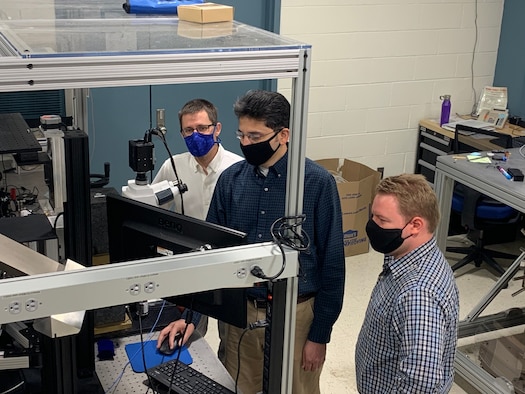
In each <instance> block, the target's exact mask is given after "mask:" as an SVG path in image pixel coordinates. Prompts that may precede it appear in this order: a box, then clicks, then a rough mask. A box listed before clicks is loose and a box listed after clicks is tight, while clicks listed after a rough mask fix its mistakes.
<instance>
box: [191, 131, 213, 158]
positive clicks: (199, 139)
mask: <svg viewBox="0 0 525 394" xmlns="http://www.w3.org/2000/svg"><path fill="white" fill-rule="evenodd" d="M214 133H215V129H214V132H213V133H211V134H201V133H197V132H195V133H193V134H192V135H190V136H188V137H184V142H186V146H187V147H188V151H189V152H190V153H191V154H192V155H193V156H195V157H201V156H204V155H205V154H206V153H208V152H209V151H210V150H211V148H213V145H215V143H217V144H218V143H219V142H220V140H219V139H218V138H217V141H215V140H214V139H213V135H214Z"/></svg>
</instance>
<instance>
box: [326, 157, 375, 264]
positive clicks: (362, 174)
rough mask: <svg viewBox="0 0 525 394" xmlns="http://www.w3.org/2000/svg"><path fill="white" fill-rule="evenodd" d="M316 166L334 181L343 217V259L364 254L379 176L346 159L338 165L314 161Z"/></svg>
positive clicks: (369, 169)
mask: <svg viewBox="0 0 525 394" xmlns="http://www.w3.org/2000/svg"><path fill="white" fill-rule="evenodd" d="M317 163H319V164H320V165H321V166H323V167H324V168H326V169H327V170H328V171H329V172H330V173H332V174H333V175H334V176H335V177H336V181H337V190H338V191H339V199H340V201H341V210H342V213H343V242H344V247H345V256H346V257H348V256H355V255H358V254H362V253H367V252H368V249H369V243H368V237H367V235H366V222H368V219H369V217H370V205H371V204H372V198H373V195H374V190H375V187H376V186H377V184H378V183H379V181H380V179H381V173H379V172H378V171H375V170H373V169H371V168H370V167H367V166H365V165H364V164H360V163H357V162H355V161H351V160H348V159H344V160H343V162H342V164H341V165H340V160H339V159H323V160H317Z"/></svg>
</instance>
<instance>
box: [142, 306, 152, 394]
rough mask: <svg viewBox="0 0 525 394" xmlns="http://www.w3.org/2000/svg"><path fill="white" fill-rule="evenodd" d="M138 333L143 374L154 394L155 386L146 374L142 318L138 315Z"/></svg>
mask: <svg viewBox="0 0 525 394" xmlns="http://www.w3.org/2000/svg"><path fill="white" fill-rule="evenodd" d="M139 332H140V348H141V352H140V353H141V355H142V363H143V364H144V372H145V373H146V376H147V377H148V384H149V387H151V390H152V391H153V394H155V386H153V382H152V380H151V377H150V376H149V373H148V367H147V365H146V355H145V354H144V337H143V336H142V316H141V314H140V313H139ZM149 387H148V389H147V390H146V394H147V393H148V392H149Z"/></svg>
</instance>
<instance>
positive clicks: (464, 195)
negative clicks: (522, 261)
mask: <svg viewBox="0 0 525 394" xmlns="http://www.w3.org/2000/svg"><path fill="white" fill-rule="evenodd" d="M452 211H453V212H455V213H458V214H461V225H462V226H463V227H464V228H466V229H467V230H478V232H479V235H478V237H477V239H476V243H475V244H474V245H472V246H469V247H447V252H453V253H463V254H466V256H465V257H463V258H462V259H461V260H459V261H458V262H457V263H456V264H454V265H453V266H452V270H453V271H455V270H457V269H458V268H461V267H463V266H465V265H467V264H468V263H470V262H473V263H474V264H475V265H476V267H480V266H481V263H483V262H485V263H487V264H488V265H489V266H491V267H492V268H493V269H494V270H496V271H497V272H498V273H499V274H500V275H502V274H503V273H504V272H505V270H504V269H503V268H502V267H501V265H499V263H498V262H496V260H494V258H503V259H511V260H515V259H516V258H517V257H518V256H517V255H513V254H509V253H503V252H499V251H495V250H489V249H486V248H485V245H486V242H485V239H484V231H487V230H491V229H502V230H503V228H504V227H505V226H510V225H513V224H516V223H517V222H518V220H519V219H520V215H521V214H520V212H518V211H516V210H515V209H513V208H511V207H509V206H507V205H505V204H502V203H501V202H499V201H496V200H494V199H492V198H490V197H487V196H485V195H483V194H481V193H479V192H477V191H475V190H473V189H470V188H468V187H466V186H465V185H461V184H456V186H455V188H454V194H453V197H452Z"/></svg>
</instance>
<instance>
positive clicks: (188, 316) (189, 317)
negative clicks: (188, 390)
mask: <svg viewBox="0 0 525 394" xmlns="http://www.w3.org/2000/svg"><path fill="white" fill-rule="evenodd" d="M192 304H193V299H192V302H191V305H192ZM192 319H193V309H191V308H190V309H188V313H187V314H186V318H185V319H184V320H185V322H186V325H185V326H184V330H183V331H182V335H181V340H182V341H184V338H185V336H186V331H187V330H188V326H189V325H190V323H191V321H192ZM195 328H197V327H195ZM181 353H182V345H181V346H179V348H178V349H177V358H176V359H175V360H174V362H173V364H174V365H173V370H172V371H171V376H170V381H169V382H170V386H169V388H168V394H170V393H171V386H172V385H173V379H174V378H175V372H176V370H177V367H178V366H179V362H180V355H181Z"/></svg>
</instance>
